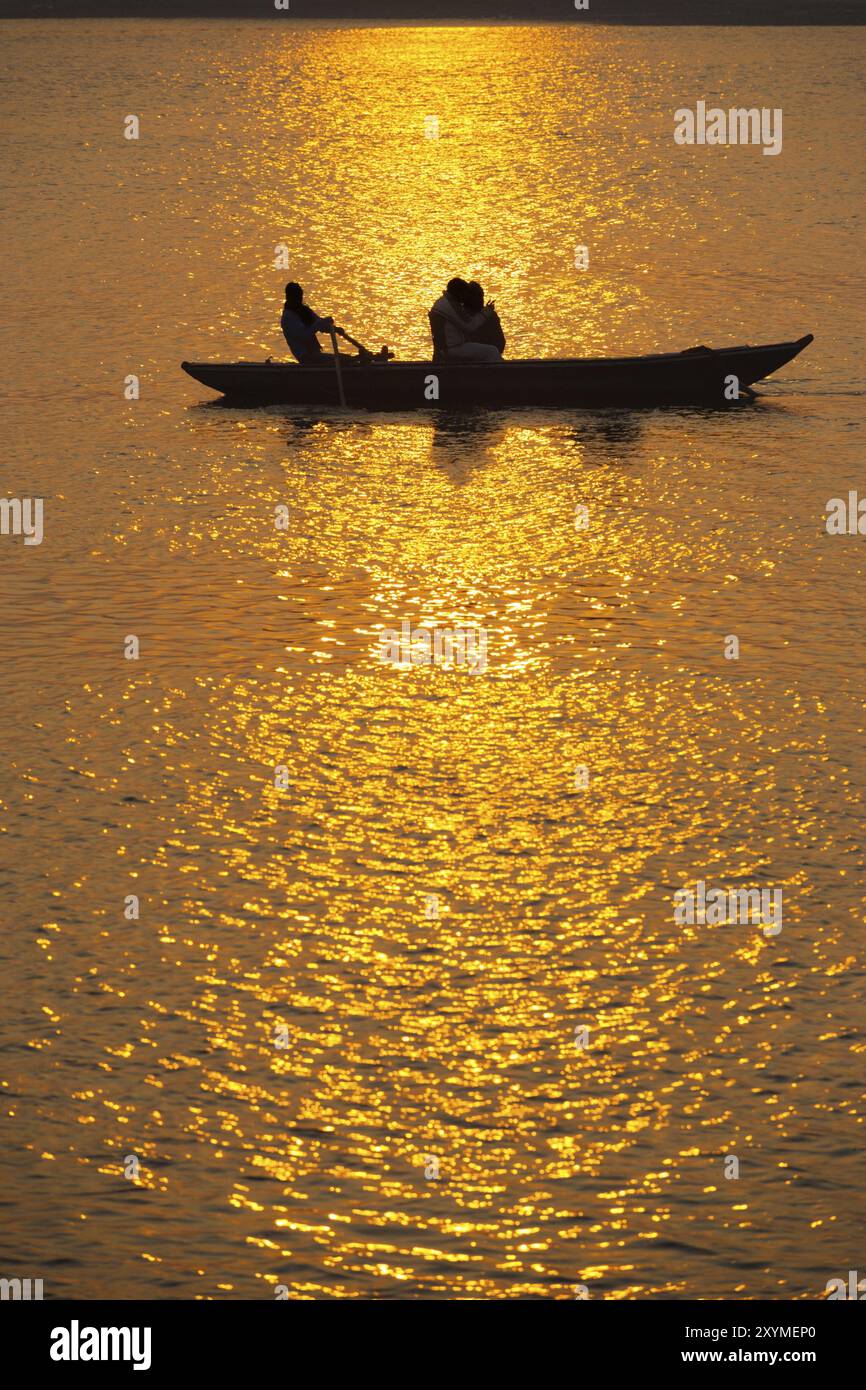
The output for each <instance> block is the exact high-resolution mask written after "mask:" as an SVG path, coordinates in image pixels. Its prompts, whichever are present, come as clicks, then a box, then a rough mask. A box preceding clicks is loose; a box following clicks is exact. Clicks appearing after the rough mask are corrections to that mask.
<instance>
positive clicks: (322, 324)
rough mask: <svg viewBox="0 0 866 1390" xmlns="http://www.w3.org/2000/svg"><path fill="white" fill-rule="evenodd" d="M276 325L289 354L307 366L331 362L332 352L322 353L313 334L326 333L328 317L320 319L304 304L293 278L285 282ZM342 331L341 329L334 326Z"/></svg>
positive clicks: (328, 331)
mask: <svg viewBox="0 0 866 1390" xmlns="http://www.w3.org/2000/svg"><path fill="white" fill-rule="evenodd" d="M280 327H281V328H282V330H283V336H284V338H285V340H286V342H287V343H288V345H289V351H290V352H291V354H292V356H293V357H294V358H295V359H296V360H297V361H298V362H301V363H302V364H305V365H307V366H311V365H315V366H324V365H325V364H326V363H327V362H333V360H334V356H333V353H324V352H322V349H321V348H320V346H319V340H318V338H317V337H316V334H317V333H330V331H331V329H332V328H334V327H335V325H334V320H333V319H332V318H330V317H329V318H326V319H320V318H319V316H318V315H317V314H314V313H313V311H312V309H311V308H310V306H309V304H305V303H304V291H303V290H302V289H301V287H300V285H297V284H295V282H294V280H291V281H289V283H288V285H286V302H285V304H284V305H283V312H282V315H281V317H280ZM337 332H338V333H340V332H342V329H339V328H338V329H337Z"/></svg>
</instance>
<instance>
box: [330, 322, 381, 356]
mask: <svg viewBox="0 0 866 1390" xmlns="http://www.w3.org/2000/svg"><path fill="white" fill-rule="evenodd" d="M335 331H336V332H337V333H339V335H340V337H341V338H345V339H346V342H347V343H351V344H352V347H356V348H357V349H358V351H359V352H360V353H361V354H362V356H364V355H366V356H367V357H372V356H373V354H372V352H371V351H370V349H369V348H365V347H364V344H363V343H359V342H358V339H357V338H353V337H352V335H351V333H347V332H346V330H345V328H338V329H336V330H335Z"/></svg>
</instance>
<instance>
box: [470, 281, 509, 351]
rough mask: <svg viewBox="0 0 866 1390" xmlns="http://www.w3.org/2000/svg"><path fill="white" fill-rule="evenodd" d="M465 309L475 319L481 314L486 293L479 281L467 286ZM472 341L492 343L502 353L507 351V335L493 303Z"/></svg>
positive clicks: (474, 333) (471, 282) (488, 307)
mask: <svg viewBox="0 0 866 1390" xmlns="http://www.w3.org/2000/svg"><path fill="white" fill-rule="evenodd" d="M463 307H464V309H465V310H466V313H467V314H469V316H470V317H472V318H474V317H475V316H477V315H478V314H480V313H481V310H482V309H483V308H484V291H483V289H482V288H481V286H480V285H479V283H478V281H477V280H470V281H469V284H468V285H467V286H466V293H465V294H464V296H463ZM472 340H473V342H476V343H490V344H491V345H492V346H493V347H495V348H498V349H499V351H500V352H504V351H505V334H504V333H503V331H502V324H501V323H500V321H499V315H498V314H497V312H496V305H495V304H494V303H493V302H492V301H491V303H490V304H488V305H487V318H486V320H485V322H484V323H482V324H480V325H479V326H478V328H476V329H475V330H474V331H473V333H472Z"/></svg>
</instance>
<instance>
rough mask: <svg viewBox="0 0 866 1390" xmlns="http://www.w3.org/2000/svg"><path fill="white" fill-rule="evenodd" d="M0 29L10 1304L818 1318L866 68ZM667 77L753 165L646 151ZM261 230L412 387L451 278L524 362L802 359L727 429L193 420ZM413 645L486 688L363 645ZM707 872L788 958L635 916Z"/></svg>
mask: <svg viewBox="0 0 866 1390" xmlns="http://www.w3.org/2000/svg"><path fill="white" fill-rule="evenodd" d="M4 37H5V39H6V42H5V45H4V49H3V55H2V60H0V61H2V69H3V83H4V91H5V94H6V95H5V97H4V107H5V108H6V110H7V120H6V125H7V128H8V130H9V133H10V143H11V159H10V161H9V165H8V171H7V173H6V175H5V176H4V180H5V186H4V190H3V191H4V193H5V194H6V197H4V200H3V201H4V204H5V205H6V206H7V208H9V209H10V211H9V212H8V213H7V215H6V244H7V247H8V248H9V255H8V259H7V276H6V290H7V298H6V307H5V310H4V315H3V339H4V368H3V372H2V382H0V388H2V393H3V395H4V397H5V402H4V404H5V407H6V409H5V410H4V416H5V421H6V428H7V451H6V464H5V468H4V485H3V486H4V491H5V494H6V495H14V496H21V497H24V496H42V497H44V498H45V539H44V542H43V544H42V545H41V546H24V545H23V544H22V542H21V540H20V538H19V539H16V538H14V537H10V536H3V537H0V563H2V574H3V592H4V598H5V614H4V624H3V643H4V660H3V664H2V667H0V682H2V691H3V700H4V709H5V711H6V714H5V718H4V721H3V725H2V781H0V785H2V817H0V826H2V831H3V834H2V836H0V865H2V870H0V883H2V903H3V919H4V923H3V924H4V930H3V934H2V937H0V964H2V978H3V984H4V996H5V1005H4V1010H3V1014H4V1023H3V1030H2V1032H3V1043H4V1047H3V1063H2V1067H3V1082H4V1086H3V1097H4V1101H3V1107H2V1108H3V1112H4V1120H5V1123H4V1125H3V1155H4V1156H3V1164H4V1176H3V1182H2V1199H0V1200H2V1204H3V1223H2V1224H3V1230H4V1235H3V1237H2V1241H3V1245H2V1263H3V1268H2V1270H0V1273H3V1274H5V1275H12V1274H15V1273H19V1274H21V1275H22V1276H26V1275H31V1276H34V1277H35V1276H42V1277H43V1278H44V1280H45V1293H46V1297H57V1296H66V1297H70V1296H72V1297H96V1296H120V1297H130V1298H131V1297H136V1296H143V1297H204V1298H219V1297H237V1296H242V1297H265V1298H270V1297H273V1295H274V1289H275V1286H277V1285H284V1286H286V1287H287V1288H288V1290H289V1291H290V1294H291V1296H293V1297H302V1298H303V1297H332V1296H338V1297H345V1296H348V1297H358V1296H366V1297H374V1298H396V1297H420V1298H445V1297H457V1298H465V1297H481V1298H490V1297H517V1296H522V1297H541V1298H550V1297H572V1296H573V1295H574V1291H575V1286H576V1285H577V1284H578V1283H584V1284H586V1285H587V1287H588V1288H589V1290H590V1296H591V1297H599V1296H604V1297H608V1298H624V1297H635V1296H640V1297H646V1296H663V1297H698V1298H717V1297H738V1298H772V1297H807V1298H808V1297H820V1296H823V1291H824V1288H825V1284H826V1281H827V1280H828V1279H829V1278H831V1277H835V1276H837V1275H841V1276H843V1277H845V1276H846V1275H847V1271H848V1269H849V1268H853V1267H856V1266H857V1263H858V1260H859V1261H860V1267H861V1268H862V1261H863V1259H864V1258H866V1256H864V1241H863V1235H864V1216H866V1197H864V1184H863V1179H862V1145H863V1115H864V1106H863V1100H864V1079H863V1078H864V1052H866V1039H864V1034H863V1026H862V1020H863V982H864V969H863V948H862V933H863V924H864V848H863V838H864V836H863V832H864V793H863V785H864V771H866V757H864V743H863V739H864V722H866V720H864V681H863V677H864V645H866V619H864V605H863V595H864V582H863V581H864V576H866V539H864V538H863V537H859V536H838V537H832V536H829V535H827V533H826V531H825V528H824V515H825V504H826V502H827V500H828V498H830V497H833V496H845V495H846V494H847V490H848V489H849V488H855V487H857V486H858V485H859V486H860V488H861V490H862V489H863V488H864V469H863V410H862V403H863V397H862V376H861V372H860V370H859V357H860V342H861V341H862V326H863V308H864V302H866V294H864V276H863V270H862V214H863V201H862V188H863V162H864V161H863V146H862V139H861V136H860V132H862V127H863V105H864V103H863V93H862V83H861V80H860V75H859V74H860V71H861V64H862V57H863V46H864V43H863V37H862V34H861V33H860V32H858V31H853V30H849V31H834V30H829V31H824V30H822V31H817V32H816V31H807V30H787V31H780V30H772V31H769V30H768V31H761V30H750V31H749V32H748V41H747V42H745V41H744V40H743V36H742V34H741V32H740V31H736V30H718V29H709V30H682V29H677V30H665V29H642V30H638V29H623V28H616V29H604V28H600V27H592V28H581V27H580V26H579V25H576V26H574V27H571V28H565V27H564V28H547V29H537V30H533V29H530V28H521V27H514V28H508V27H501V28H489V29H454V28H451V29H428V30H413V29H395V30H381V29H354V30H353V29H347V28H340V27H328V28H322V29H316V28H314V27H309V26H308V27H304V26H293V25H292V24H290V23H288V24H287V23H281V22H274V23H271V24H262V25H259V24H253V23H248V24H233V23H223V22H213V23H208V24H203V25H197V24H192V23H189V24H187V23H182V22H175V23H156V22H154V23H139V24H124V23H119V22H103V23H98V22H94V23H90V22H87V23H84V22H75V23H68V24H59V23H58V24H55V25H52V24H43V23H31V24H23V23H22V24H17V23H13V24H7V25H5V26H4ZM700 98H706V99H708V100H710V101H712V100H714V99H718V100H719V101H720V102H721V104H723V105H727V104H729V103H731V104H741V105H751V104H756V105H759V106H760V105H766V106H770V107H777V106H778V107H782V108H783V110H784V122H785V124H784V148H783V152H782V154H781V155H780V156H778V157H777V158H768V157H765V156H763V155H762V154H761V151H760V150H759V149H751V148H726V149H713V150H709V149H706V148H705V149H686V148H682V147H677V146H676V145H674V143H673V140H672V138H671V131H672V112H673V110H674V109H675V108H676V107H679V106H681V105H694V103H695V102H696V101H697V100H698V99H700ZM129 113H135V114H138V115H139V117H140V120H141V138H140V140H139V141H138V142H133V141H127V140H125V139H124V138H123V134H122V130H123V119H124V117H125V116H126V115H127V114H129ZM430 115H436V116H437V117H438V120H439V138H438V139H430V138H426V136H425V117H428V116H430ZM281 243H284V244H286V245H288V247H289V248H290V266H289V273H290V274H291V276H292V277H294V278H297V279H299V280H300V281H301V282H302V283H303V284H304V285H305V287H306V288H307V291H308V296H309V298H310V300H311V302H312V303H313V304H314V306H315V307H316V308H317V309H318V310H319V312H322V313H326V312H331V311H333V312H334V313H336V314H337V316H338V320H339V321H341V322H343V323H344V324H345V325H346V326H347V327H348V328H349V329H350V330H351V331H353V332H354V333H356V334H357V335H359V336H360V337H362V338H364V339H367V340H369V341H370V342H371V344H372V345H373V346H378V345H379V344H380V343H381V342H384V341H387V342H388V343H390V344H391V346H392V347H393V348H395V350H396V351H397V352H398V354H399V356H400V357H402V358H407V357H413V356H419V355H423V354H424V353H425V351H426V317H425V311H426V308H427V307H428V305H429V304H430V303H431V302H432V300H433V298H435V296H436V295H437V294H438V293H439V291H440V289H441V286H442V284H443V282H444V280H445V279H446V278H447V277H448V276H449V275H450V274H453V273H463V274H466V275H470V274H471V275H472V276H474V277H476V278H479V279H480V280H481V281H482V282H483V283H484V285H485V287H486V288H487V289H488V290H489V292H491V293H492V294H493V295H494V296H495V298H496V300H497V303H498V305H499V308H500V312H501V314H502V317H503V321H504V323H505V328H506V333H507V334H508V338H509V351H510V352H512V353H513V354H514V355H520V356H524V355H534V354H539V355H556V354H559V355H575V354H581V353H604V352H613V353H616V352H628V351H634V352H641V351H652V350H654V349H659V350H665V349H679V348H682V347H687V346H690V345H693V344H695V343H711V344H714V345H722V344H725V343H731V342H742V341H752V342H758V341H777V340H779V339H783V338H792V337H798V336H800V335H801V334H803V333H806V332H813V333H814V334H815V335H816V341H815V343H814V344H813V345H812V347H811V348H810V349H809V350H808V351H807V352H806V353H805V354H804V355H803V356H802V357H800V358H799V359H798V360H797V361H796V362H794V363H792V364H791V365H790V366H789V367H788V368H786V369H785V370H784V371H783V372H782V373H780V375H779V377H778V379H774V380H773V381H772V382H771V383H769V384H768V385H767V386H766V389H765V393H764V395H763V399H762V400H761V402H760V403H759V404H758V405H757V406H756V407H754V408H750V409H742V410H740V411H738V412H735V413H729V414H718V413H712V412H699V411H692V412H689V411H682V412H669V413H660V412H645V413H634V414H632V413H627V412H612V413H609V414H606V415H602V414H592V413H582V414H581V413H558V414H557V413H547V414H539V413H534V412H516V413H502V414H494V415H489V416H484V415H470V416H465V417H456V418H455V417H438V416H436V415H435V414H432V413H431V414H429V415H427V414H424V413H418V414H415V415H405V416H401V415H398V416H377V415H370V416H366V417H364V418H353V417H352V416H350V415H346V414H341V413H340V412H333V413H328V412H325V413H322V414H320V415H318V416H314V415H311V414H310V415H307V414H304V413H303V412H291V411H285V410H279V409H271V410H257V411H250V412H243V411H234V410H226V409H221V408H219V407H213V406H210V405H208V404H206V403H205V401H206V398H207V397H208V395H209V393H208V392H207V391H206V389H205V388H204V387H199V386H197V385H196V384H194V383H191V382H190V381H189V379H188V378H186V377H184V376H182V374H181V373H180V371H179V369H178V364H179V362H180V360H181V358H184V357H187V358H190V357H192V358H194V357H213V358H218V357H227V358H234V357H264V356H266V355H267V354H268V353H272V352H273V353H280V352H281V340H280V338H279V333H278V314H279V307H280V302H281V297H282V293H281V292H282V284H283V283H284V281H285V280H286V279H287V278H289V276H288V275H287V273H286V271H285V270H277V269H275V268H274V264H273V262H274V254H275V247H276V246H277V245H278V244H281ZM578 244H581V245H587V246H588V248H589V254H590V268H589V270H588V271H585V272H581V271H578V270H577V269H576V268H575V264H574V248H575V246H576V245H578ZM129 373H135V374H138V375H139V376H140V377H141V399H140V400H139V401H126V400H125V399H124V395H123V383H124V378H125V377H126V375H127V374H129ZM280 505H282V506H285V507H287V508H288V516H289V526H288V529H287V530H278V529H277V528H276V526H275V509H276V508H277V507H279V506H280ZM580 506H586V507H588V509H589V526H588V528H587V529H582V530H578V529H576V526H575V509H576V508H578V507H580ZM404 619H408V620H409V621H410V622H411V623H412V624H413V625H416V626H417V625H418V624H420V623H423V622H426V623H427V624H428V625H435V624H439V625H450V626H455V625H463V626H471V625H474V626H478V627H483V628H484V629H485V630H486V632H487V634H488V666H487V670H486V672H485V673H483V674H479V675H471V674H469V673H468V672H467V671H465V670H463V669H454V670H443V669H435V668H424V667H417V668H413V669H410V670H405V671H399V670H394V669H392V668H391V667H389V666H385V665H382V663H381V662H380V661H379V660H378V658H377V641H378V634H379V632H380V631H381V629H382V628H383V627H390V626H399V624H400V623H401V622H402V621H403V620H404ZM132 634H134V635H136V636H137V637H138V638H139V641H140V657H139V659H138V660H137V661H134V660H126V659H124V654H123V653H124V640H125V638H126V637H127V636H129V635H132ZM730 635H736V636H738V638H739V642H740V656H739V660H727V659H725V655H724V648H725V639H726V637H728V636H730ZM278 766H282V767H285V768H286V769H287V773H286V774H285V779H284V780H286V782H287V785H286V786H285V787H284V788H279V787H277V786H276V785H275V768H277V767H278ZM580 767H585V768H586V769H587V774H586V776H587V779H588V785H587V786H586V787H585V788H584V787H582V786H580V784H579V783H580V779H579V778H577V777H576V769H578V768H580ZM698 879H703V880H705V881H707V883H709V884H718V885H722V886H734V887H737V886H756V887H780V888H782V889H783V893H784V927H783V930H782V932H781V934H780V935H778V936H776V937H772V936H768V935H766V934H765V933H764V932H762V931H761V930H760V929H759V927H758V926H756V925H751V926H750V925H747V924H742V925H734V924H729V925H695V926H680V925H677V924H675V921H674V910H673V895H674V892H675V891H676V890H677V889H678V888H681V887H684V886H690V885H693V884H694V883H695V882H696V880H698ZM130 894H135V895H137V896H138V897H139V899H140V919H139V920H137V921H135V920H127V919H126V918H125V916H124V903H125V900H126V899H127V897H128V895H130ZM433 897H435V898H436V899H437V901H438V917H437V915H436V911H437V909H436V905H435V904H434V903H433V901H432V898H433ZM581 1026H586V1027H588V1028H589V1030H590V1036H589V1046H588V1047H586V1048H584V1049H582V1050H581V1049H579V1048H578V1047H577V1046H576V1040H575V1029H576V1028H579V1027H581ZM280 1028H282V1029H284V1030H285V1031H284V1032H283V1033H282V1035H281V1037H282V1040H283V1041H285V1042H287V1046H286V1047H284V1048H280V1047H277V1046H275V1039H276V1037H277V1034H278V1030H279V1029H280ZM128 1155H136V1156H138V1158H139V1159H140V1161H141V1170H140V1174H139V1178H138V1181H137V1182H136V1181H127V1180H125V1179H124V1176H123V1172H124V1163H125V1160H126V1157H127V1156H128ZM726 1155H734V1156H737V1157H738V1158H739V1160H740V1176H739V1179H738V1180H736V1181H735V1180H728V1179H726V1178H725V1157H726ZM434 1160H435V1162H434ZM437 1165H438V1169H439V1173H440V1176H439V1179H438V1180H436V1179H435V1178H433V1177H427V1176H425V1173H432V1172H434V1171H435V1169H436V1166H437Z"/></svg>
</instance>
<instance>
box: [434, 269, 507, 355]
mask: <svg viewBox="0 0 866 1390" xmlns="http://www.w3.org/2000/svg"><path fill="white" fill-rule="evenodd" d="M468 288H469V286H468V285H467V284H466V281H465V280H461V279H459V278H457V277H455V278H454V279H453V280H449V281H448V284H447V286H446V288H445V293H444V294H443V295H441V296H440V298H439V299H437V300H436V303H435V304H434V305H433V308H432V309H431V310H430V315H429V317H430V330H431V332H432V334H433V348H434V353H433V360H434V362H436V361H440V362H441V361H445V362H501V361H502V353H501V352H500V351H499V349H498V348H497V347H494V346H493V344H492V343H482V342H478V341H477V339H476V338H475V332H476V330H477V329H480V328H481V327H482V326H484V325H486V324H487V322H488V320H489V318H490V314H491V310H492V311H493V312H494V313H495V309H494V307H493V306H492V305H488V306H487V307H486V308H483V309H482V310H481V312H480V313H478V314H469V313H467V311H466V309H465V307H464V302H463V301H464V296H465V294H466V291H467V289H468Z"/></svg>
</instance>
